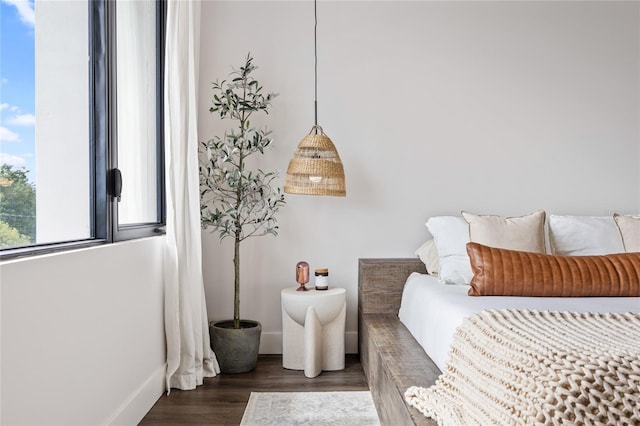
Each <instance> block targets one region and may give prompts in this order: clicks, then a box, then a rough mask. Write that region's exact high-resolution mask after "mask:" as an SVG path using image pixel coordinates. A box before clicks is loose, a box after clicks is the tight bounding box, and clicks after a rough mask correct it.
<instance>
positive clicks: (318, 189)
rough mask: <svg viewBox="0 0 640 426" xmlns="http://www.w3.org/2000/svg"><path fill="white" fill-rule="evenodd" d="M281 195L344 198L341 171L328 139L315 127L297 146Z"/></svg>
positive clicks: (334, 148) (320, 129)
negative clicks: (283, 193)
mask: <svg viewBox="0 0 640 426" xmlns="http://www.w3.org/2000/svg"><path fill="white" fill-rule="evenodd" d="M284 192H286V193H289V194H301V195H333V196H337V197H344V196H346V195H347V189H346V186H345V183H344V168H343V167H342V161H341V160H340V156H339V155H338V151H337V150H336V147H335V146H334V145H333V142H331V139H329V137H328V136H327V135H325V134H324V132H323V131H322V127H320V126H318V125H315V126H313V128H312V129H311V132H309V134H308V135H307V136H305V137H304V139H302V140H301V141H300V143H299V144H298V148H297V149H296V151H295V152H294V153H293V158H292V159H291V161H290V162H289V167H288V169H287V177H286V181H285V185H284Z"/></svg>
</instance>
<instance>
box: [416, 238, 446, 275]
mask: <svg viewBox="0 0 640 426" xmlns="http://www.w3.org/2000/svg"><path fill="white" fill-rule="evenodd" d="M415 254H416V256H418V257H419V258H420V260H421V261H422V263H424V266H425V267H426V268H427V273H428V274H429V275H434V276H437V275H438V271H439V270H440V261H439V260H438V250H437V249H436V243H435V241H433V239H430V240H429V241H427V242H426V243H424V244H423V245H421V246H420V247H419V248H418V249H417V250H416V252H415Z"/></svg>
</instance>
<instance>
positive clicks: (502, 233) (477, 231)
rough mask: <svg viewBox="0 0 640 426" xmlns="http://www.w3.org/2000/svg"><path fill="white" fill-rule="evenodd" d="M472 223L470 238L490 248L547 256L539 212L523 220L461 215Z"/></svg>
mask: <svg viewBox="0 0 640 426" xmlns="http://www.w3.org/2000/svg"><path fill="white" fill-rule="evenodd" d="M462 217H463V218H464V220H466V221H467V222H468V223H469V239H470V240H471V241H473V242H474V243H479V244H482V245H485V246H489V247H495V248H502V249H507V250H518V251H527V252H532V253H544V252H545V245H544V219H545V217H546V213H545V211H544V210H540V211H537V212H534V213H531V214H528V215H525V216H520V217H502V216H492V215H483V216H479V215H475V214H471V213H467V212H462Z"/></svg>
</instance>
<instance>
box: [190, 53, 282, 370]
mask: <svg viewBox="0 0 640 426" xmlns="http://www.w3.org/2000/svg"><path fill="white" fill-rule="evenodd" d="M255 70H256V66H255V65H253V58H252V57H251V54H249V55H247V58H246V60H245V63H244V65H243V66H241V67H240V69H238V70H234V71H233V72H232V73H231V75H230V79H229V80H223V81H222V82H218V81H216V82H215V83H213V93H214V94H213V106H212V107H211V108H210V109H209V111H210V112H212V113H217V115H218V116H219V117H220V118H221V119H228V120H231V121H232V122H234V127H233V128H231V129H228V130H226V131H225V132H224V135H222V136H215V137H214V138H213V139H211V140H209V141H207V142H202V143H201V152H200V158H201V163H200V189H201V192H200V196H201V206H200V212H201V222H202V227H203V228H205V229H207V228H210V229H211V230H212V232H217V233H218V234H219V237H220V240H223V239H224V238H226V237H231V238H233V240H234V245H233V247H234V248H233V267H234V282H233V287H234V300H233V320H225V321H218V322H214V321H212V322H211V323H210V324H209V332H210V336H211V347H212V349H213V350H214V352H215V353H216V357H217V358H218V363H219V364H220V370H221V371H222V372H223V373H244V372H247V371H251V370H253V369H254V368H255V366H256V363H257V360H258V347H259V345H260V334H261V331H262V326H261V324H260V323H259V322H257V321H251V320H245V319H240V243H242V241H244V240H246V239H247V238H249V237H257V236H263V235H268V234H271V235H277V231H278V226H277V221H276V213H277V212H278V209H279V208H280V207H281V206H282V205H283V204H284V203H285V201H284V196H283V195H282V192H281V190H280V188H275V187H273V186H272V182H273V180H274V179H275V178H276V177H277V172H265V171H263V170H262V169H260V168H252V167H250V164H248V159H249V157H251V156H253V155H254V154H260V155H263V154H264V153H265V150H266V148H268V147H269V146H270V145H271V143H272V141H273V140H272V138H271V132H270V131H268V130H267V129H266V128H262V129H257V128H255V127H252V125H251V122H250V120H249V119H250V118H251V116H252V114H254V113H261V112H264V113H265V114H268V112H269V107H270V105H271V101H272V100H273V98H274V97H275V96H276V95H275V94H274V93H264V92H263V90H262V86H261V85H260V83H259V82H258V81H257V80H256V79H255V78H254V77H253V76H252V73H253V72H254V71H255Z"/></svg>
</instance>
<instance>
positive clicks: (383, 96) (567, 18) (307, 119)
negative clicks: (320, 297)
mask: <svg viewBox="0 0 640 426" xmlns="http://www.w3.org/2000/svg"><path fill="white" fill-rule="evenodd" d="M639 8H640V3H638V2H604V1H603V2H573V1H572V2H488V1H482V2H475V1H474V2H433V1H425V2H420V1H413V2H382V1H372V2H369V1H353V2H349V1H342V2H329V1H320V2H319V3H318V19H319V25H318V55H319V69H318V78H319V82H318V90H319V93H318V97H319V99H318V101H319V124H320V125H322V126H323V127H324V130H325V132H326V133H327V134H328V135H329V136H330V137H331V138H332V140H333V142H334V143H335V144H336V146H337V148H338V150H339V152H340V155H341V157H342V159H343V162H344V165H345V171H346V178H347V197H346V198H343V199H341V198H322V197H320V198H314V197H302V196H295V195H291V196H288V197H287V205H286V206H285V207H284V208H283V210H282V211H281V214H280V215H279V223H280V228H281V230H280V235H279V236H278V237H277V238H272V237H265V238H261V239H254V240H253V241H251V240H249V241H248V242H247V243H246V244H245V245H244V247H243V249H242V250H243V251H242V255H243V262H244V264H243V267H242V287H243V294H242V312H243V316H244V317H249V318H252V319H257V320H259V321H261V322H262V323H263V329H264V334H263V346H262V349H261V350H262V352H279V351H280V350H281V347H280V346H279V345H280V344H281V341H280V340H279V339H280V333H281V327H282V325H281V318H280V301H279V291H280V289H281V288H283V287H287V286H293V285H295V279H294V267H295V264H296V262H297V261H299V260H307V261H309V262H310V264H311V267H312V268H317V267H328V268H329V271H330V279H331V284H332V285H339V286H343V287H346V288H347V295H348V296H347V297H348V318H347V330H348V340H347V343H348V350H349V351H355V349H356V348H355V337H356V336H355V332H356V329H357V324H356V321H357V320H356V312H357V260H358V258H360V257H408V256H413V251H414V250H415V249H416V248H417V247H418V246H419V245H420V244H421V243H422V242H424V241H425V240H426V239H427V238H428V233H427V230H426V229H425V227H424V222H425V221H426V219H427V218H428V217H429V216H432V215H441V214H457V213H459V211H460V210H461V209H465V210H468V211H471V212H474V213H479V214H487V213H493V214H503V215H522V214H526V213H529V212H532V211H534V210H538V209H546V210H547V212H548V213H555V214H584V215H604V214H610V213H613V212H614V211H617V212H621V213H637V212H638V210H639V208H640V161H639V159H640V142H639V141H640V135H639V132H640V123H639V120H640V119H639V117H640V108H639V95H640V77H639V75H640V57H639V55H640V53H639V52H640V46H639V43H640V42H639V39H640V31H639V30H640V23H639V22H640V18H639V17H640V13H639V12H640V9H639ZM201 49H202V50H201V52H202V53H201V63H200V65H201V68H200V78H201V85H200V94H201V100H200V113H201V120H200V139H201V140H207V139H209V138H211V136H212V135H213V134H216V133H218V134H220V133H221V130H222V129H223V128H224V127H225V126H227V125H228V123H220V122H219V121H218V120H217V118H216V117H214V116H211V114H209V113H208V108H209V105H210V97H211V93H212V92H211V84H210V83H211V82H212V81H214V80H215V79H216V78H220V79H222V78H224V77H226V75H227V74H228V72H229V71H230V70H231V66H232V65H233V66H236V67H238V66H239V65H241V64H242V61H243V59H244V56H245V55H246V53H247V52H248V51H251V53H252V54H253V55H254V57H255V63H256V64H257V65H258V66H259V67H260V69H259V70H258V71H257V75H258V77H259V80H260V81H261V83H263V84H264V86H265V88H266V89H267V90H271V91H275V92H279V93H280V96H279V97H278V98H276V100H275V102H274V108H273V112H272V114H270V115H269V119H268V123H269V126H270V128H271V129H273V130H274V135H275V139H276V147H275V148H274V149H273V150H272V151H271V152H269V153H268V155H267V156H266V157H265V158H264V160H263V161H262V164H261V166H263V167H265V168H267V169H279V170H281V172H282V174H284V172H285V171H286V168H287V164H288V161H289V159H290V158H291V156H292V154H293V151H294V150H295V147H296V145H297V143H298V142H299V141H300V140H301V139H302V137H303V136H304V135H305V134H306V133H307V132H308V131H309V130H310V128H311V126H312V124H313V4H312V3H311V2H308V1H301V2H274V1H269V2H221V1H207V2H203V7H202V41H201ZM283 183H284V177H282V178H281V179H280V184H283ZM204 238H205V239H204V245H205V246H204V265H205V282H206V292H207V302H208V308H209V316H210V317H211V319H221V318H225V317H229V316H230V315H231V312H232V274H233V267H232V261H231V252H232V250H231V245H230V244H229V243H227V242H225V243H223V245H222V246H221V245H220V244H219V242H218V238H217V236H216V235H215V234H209V233H205V235H204Z"/></svg>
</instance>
